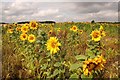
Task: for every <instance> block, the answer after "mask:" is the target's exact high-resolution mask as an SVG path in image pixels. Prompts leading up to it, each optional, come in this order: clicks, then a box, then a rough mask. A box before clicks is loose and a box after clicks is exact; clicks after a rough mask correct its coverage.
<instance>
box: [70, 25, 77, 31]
mask: <svg viewBox="0 0 120 80" xmlns="http://www.w3.org/2000/svg"><path fill="white" fill-rule="evenodd" d="M70 30H71V31H74V32H76V31H77V30H78V28H77V26H73V27H71V28H70Z"/></svg>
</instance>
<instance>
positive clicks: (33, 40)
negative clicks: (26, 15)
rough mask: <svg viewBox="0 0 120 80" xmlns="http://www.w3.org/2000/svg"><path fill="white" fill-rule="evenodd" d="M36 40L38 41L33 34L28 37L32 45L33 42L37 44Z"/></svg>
mask: <svg viewBox="0 0 120 80" xmlns="http://www.w3.org/2000/svg"><path fill="white" fill-rule="evenodd" d="M35 40H36V37H35V35H33V34H30V35H29V36H28V41H29V42H30V43H33V42H35Z"/></svg>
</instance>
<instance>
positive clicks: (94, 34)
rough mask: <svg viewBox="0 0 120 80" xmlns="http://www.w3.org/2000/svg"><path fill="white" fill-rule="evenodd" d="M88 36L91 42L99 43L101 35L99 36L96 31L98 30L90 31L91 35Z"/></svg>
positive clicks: (98, 32)
mask: <svg viewBox="0 0 120 80" xmlns="http://www.w3.org/2000/svg"><path fill="white" fill-rule="evenodd" d="M90 35H91V36H92V40H94V41H100V39H101V34H100V31H98V30H94V31H92V33H91V34H90Z"/></svg>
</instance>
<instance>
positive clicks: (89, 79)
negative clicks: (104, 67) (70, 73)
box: [81, 74, 93, 80]
mask: <svg viewBox="0 0 120 80" xmlns="http://www.w3.org/2000/svg"><path fill="white" fill-rule="evenodd" d="M81 78H82V80H92V78H93V75H89V76H86V75H84V74H82V75H81Z"/></svg>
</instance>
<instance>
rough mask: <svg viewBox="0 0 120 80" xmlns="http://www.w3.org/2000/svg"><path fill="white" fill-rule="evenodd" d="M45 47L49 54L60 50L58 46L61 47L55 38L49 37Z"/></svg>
mask: <svg viewBox="0 0 120 80" xmlns="http://www.w3.org/2000/svg"><path fill="white" fill-rule="evenodd" d="M46 46H47V50H49V51H50V53H51V54H55V53H57V52H58V51H59V50H60V49H59V46H61V44H60V43H59V42H58V39H57V38H56V37H50V39H49V40H48V41H47V44H46Z"/></svg>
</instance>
